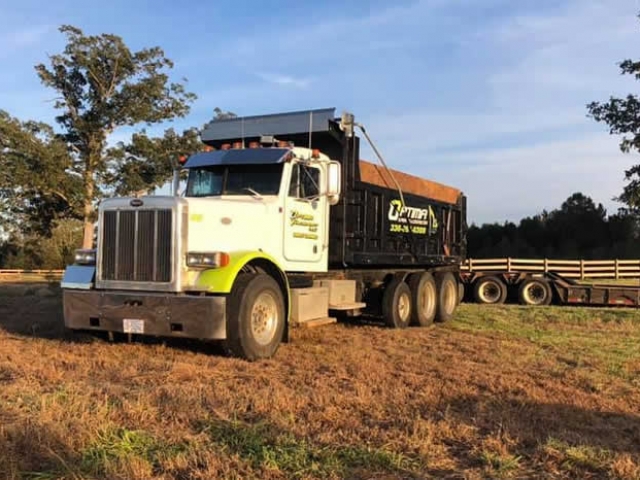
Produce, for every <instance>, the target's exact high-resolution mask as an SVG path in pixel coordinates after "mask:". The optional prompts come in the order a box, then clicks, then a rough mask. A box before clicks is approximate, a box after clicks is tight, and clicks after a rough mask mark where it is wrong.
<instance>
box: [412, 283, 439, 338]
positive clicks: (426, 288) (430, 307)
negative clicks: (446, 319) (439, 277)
mask: <svg viewBox="0 0 640 480" xmlns="http://www.w3.org/2000/svg"><path fill="white" fill-rule="evenodd" d="M407 284H408V285H409V290H410V291H411V325H414V326H416V327H428V326H429V325H431V324H432V323H433V320H434V319H435V318H436V306H437V303H438V294H437V292H438V290H437V289H436V281H435V280H434V279H433V275H431V273H429V272H423V273H414V274H412V275H411V276H410V277H409V281H408V282H407Z"/></svg>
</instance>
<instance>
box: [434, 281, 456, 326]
mask: <svg viewBox="0 0 640 480" xmlns="http://www.w3.org/2000/svg"><path fill="white" fill-rule="evenodd" d="M436 287H437V288H438V308H437V309H436V322H447V321H449V320H451V318H452V317H453V313H454V312H455V311H456V307H457V306H458V285H457V282H456V278H455V277H454V276H453V274H452V273H451V272H444V273H439V274H436Z"/></svg>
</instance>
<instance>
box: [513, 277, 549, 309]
mask: <svg viewBox="0 0 640 480" xmlns="http://www.w3.org/2000/svg"><path fill="white" fill-rule="evenodd" d="M552 296H553V293H552V291H551V287H550V286H549V282H547V281H546V280H544V279H542V278H528V279H527V280H525V281H524V282H522V283H521V284H520V288H518V300H519V301H520V303H521V304H522V305H536V306H537V305H549V304H550V303H551V300H552Z"/></svg>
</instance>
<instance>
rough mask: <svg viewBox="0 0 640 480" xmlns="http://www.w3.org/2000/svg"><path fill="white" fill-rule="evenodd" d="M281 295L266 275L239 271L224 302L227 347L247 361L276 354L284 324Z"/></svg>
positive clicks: (280, 291)
mask: <svg viewBox="0 0 640 480" xmlns="http://www.w3.org/2000/svg"><path fill="white" fill-rule="evenodd" d="M285 321H286V320H285V308H284V297H283V294H282V290H281V289H280V286H279V285H278V283H277V282H276V281H275V280H274V279H273V278H272V277H270V276H269V275H265V274H257V275H255V274H240V275H239V276H238V278H237V279H236V281H235V283H234V285H233V289H232V291H231V295H230V296H229V301H228V302H227V341H226V346H227V349H228V350H229V351H230V353H231V354H232V355H233V356H236V357H240V358H244V359H246V360H258V359H261V358H271V357H273V355H275V353H276V351H277V350H278V347H279V346H280V342H281V341H282V335H283V332H284V327H285Z"/></svg>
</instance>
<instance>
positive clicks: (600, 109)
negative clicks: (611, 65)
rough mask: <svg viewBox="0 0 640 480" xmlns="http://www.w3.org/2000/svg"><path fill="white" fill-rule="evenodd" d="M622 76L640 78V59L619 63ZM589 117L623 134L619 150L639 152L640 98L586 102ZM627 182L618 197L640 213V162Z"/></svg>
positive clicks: (632, 169)
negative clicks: (587, 103)
mask: <svg viewBox="0 0 640 480" xmlns="http://www.w3.org/2000/svg"><path fill="white" fill-rule="evenodd" d="M620 70H621V73H622V74H623V75H632V76H633V77H634V78H635V79H636V80H640V61H634V60H624V61H623V62H621V63H620ZM587 109H588V111H589V116H590V117H592V118H594V119H595V120H596V121H598V122H603V123H605V124H607V125H608V126H609V133H611V134H612V135H622V140H621V142H620V149H621V150H622V151H623V152H625V153H629V152H632V151H635V152H640V97H638V95H635V94H629V95H627V96H626V97H625V98H616V97H611V98H609V100H608V101H607V102H592V103H590V104H589V105H587ZM625 179H626V181H627V184H626V186H625V187H624V190H623V191H622V193H621V194H620V196H619V197H618V198H617V200H619V201H621V202H623V203H624V204H625V205H627V206H628V207H629V209H630V210H631V211H634V212H635V213H636V214H640V164H637V165H634V166H632V167H631V168H629V169H628V170H626V171H625Z"/></svg>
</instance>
